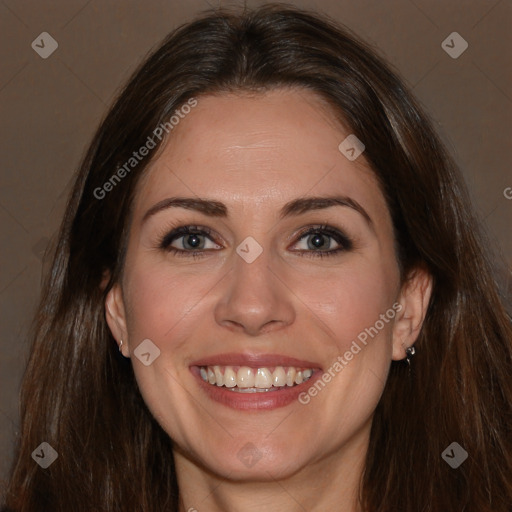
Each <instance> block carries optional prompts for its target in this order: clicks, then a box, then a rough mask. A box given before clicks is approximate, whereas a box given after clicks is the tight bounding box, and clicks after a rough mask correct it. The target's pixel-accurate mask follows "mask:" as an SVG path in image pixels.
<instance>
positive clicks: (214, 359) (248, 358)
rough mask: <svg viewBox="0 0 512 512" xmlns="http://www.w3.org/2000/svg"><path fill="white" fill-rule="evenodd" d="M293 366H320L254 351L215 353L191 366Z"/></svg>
mask: <svg viewBox="0 0 512 512" xmlns="http://www.w3.org/2000/svg"><path fill="white" fill-rule="evenodd" d="M215 365H219V366H251V367H256V368H261V367H269V366H295V367H298V368H320V365H319V364H318V363H315V362H312V361H306V360H304V359H297V358H296V357H290V356H286V355H282V354H256V353H254V352H242V353H235V352H229V353H226V354H217V355H214V356H209V357H204V358H201V359H198V360H197V361H194V362H193V363H192V365H191V366H215Z"/></svg>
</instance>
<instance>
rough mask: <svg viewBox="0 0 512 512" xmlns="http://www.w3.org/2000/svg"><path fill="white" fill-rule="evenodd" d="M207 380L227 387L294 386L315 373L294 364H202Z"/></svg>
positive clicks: (202, 375)
mask: <svg viewBox="0 0 512 512" xmlns="http://www.w3.org/2000/svg"><path fill="white" fill-rule="evenodd" d="M199 371H200V373H201V377H202V379H203V380H204V381H205V382H209V383H210V384H213V385H215V386H226V387H227V388H234V387H235V386H236V387H238V388H260V389H269V388H271V387H272V386H274V387H283V386H293V385H295V384H300V383H301V382H304V381H306V380H308V379H309V378H310V377H311V375H312V374H313V370H312V369H310V368H302V369H297V368H295V367H293V366H290V367H286V368H285V367H283V366H276V367H274V368H264V367H263V368H250V367H249V366H201V367H200V369H199Z"/></svg>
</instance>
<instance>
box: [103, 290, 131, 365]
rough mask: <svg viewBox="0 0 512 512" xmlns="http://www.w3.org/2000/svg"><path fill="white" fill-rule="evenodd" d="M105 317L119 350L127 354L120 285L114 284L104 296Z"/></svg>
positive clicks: (123, 308)
mask: <svg viewBox="0 0 512 512" xmlns="http://www.w3.org/2000/svg"><path fill="white" fill-rule="evenodd" d="M105 317H106V320H107V324H108V326H109V328H110V332H111V333H112V336H113V337H114V338H115V339H116V341H117V343H118V345H119V351H120V352H121V353H122V354H123V355H124V356H125V357H128V355H129V345H128V334H127V329H126V317H125V307H124V301H123V294H122V291H121V286H120V285H119V284H117V283H116V284H115V285H114V286H112V288H111V289H110V290H109V292H108V293H107V296H106V298H105Z"/></svg>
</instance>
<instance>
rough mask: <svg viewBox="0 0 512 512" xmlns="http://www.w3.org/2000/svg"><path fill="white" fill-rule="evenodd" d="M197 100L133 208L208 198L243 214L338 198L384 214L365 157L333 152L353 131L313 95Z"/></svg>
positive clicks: (280, 92) (297, 92) (281, 92)
mask: <svg viewBox="0 0 512 512" xmlns="http://www.w3.org/2000/svg"><path fill="white" fill-rule="evenodd" d="M197 101H198V103H197V106H196V107H194V108H193V109H192V110H191V112H190V113H189V114H187V115H186V116H184V118H183V119H182V120H181V121H180V123H179V124H178V125H177V126H176V127H175V128H174V129H173V131H172V132H171V135H172V136H171V137H170V138H169V140H168V141H167V143H166V146H165V147H164V148H163V150H162V151H161V153H160V155H159V156H158V158H156V160H155V161H154V162H153V163H152V164H151V166H150V167H149V169H148V170H147V172H146V175H145V176H144V179H143V180H142V181H141V184H140V186H139V193H138V194H137V206H136V210H141V209H144V208H148V207H149V206H151V204H153V203H155V202H158V201H159V200H162V199H164V198H166V197H169V196H176V195H180V196H183V195H187V196H191V197H193V196H200V197H210V198H212V199H216V200H219V201H222V202H224V203H226V204H229V205H231V206H232V209H233V210H236V209H237V208H238V209H244V211H246V209H247V207H249V206H258V205H261V204H263V203H264V204H265V205H267V206H269V207H270V208H272V207H273V206H272V203H275V206H276V208H278V207H279V206H280V205H282V204H284V203H285V202H286V201H289V200H291V199H295V198H297V197H298V196H305V195H321V194H324V195H326V194H335V193H341V194H344V195H349V196H354V198H355V199H356V200H358V201H359V202H366V203H369V202H373V203H374V207H375V208H376V209H380V210H382V209H383V208H384V209H385V208H386V207H385V204H384V198H383V196H382V194H381V193H380V189H379V187H378V184H377V180H376V178H375V176H374V173H373V171H372V170H371V169H370V168H369V166H368V165H367V164H366V162H365V160H364V156H363V155H362V156H360V157H359V158H357V159H356V160H354V161H350V160H348V159H347V158H346V157H345V156H344V155H343V154H342V153H341V152H340V150H339V149H338V146H339V144H340V143H341V142H342V141H343V140H344V139H345V138H346V137H347V136H348V135H350V129H348V128H346V127H344V126H343V124H342V123H341V122H340V121H339V120H338V119H337V118H336V117H335V115H334V113H333V110H332V107H330V106H329V105H328V104H327V103H326V102H325V101H323V100H322V99H321V98H320V97H319V96H317V95H316V94H315V93H313V92H311V91H307V90H302V89H276V90H273V91H268V92H265V93H257V94H246V93H244V94H238V93H237V94H233V93H229V94H227V93H226V94H219V95H208V96H203V97H199V98H198V99H197Z"/></svg>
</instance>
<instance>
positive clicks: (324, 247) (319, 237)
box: [297, 226, 353, 257]
mask: <svg viewBox="0 0 512 512" xmlns="http://www.w3.org/2000/svg"><path fill="white" fill-rule="evenodd" d="M299 243H302V248H300V249H299V250H298V251H297V252H301V253H302V252H305V253H310V254H308V256H313V257H316V256H319V257H323V256H333V255H335V254H339V253H341V252H346V251H350V250H351V249H352V247H353V243H352V241H351V240H350V239H349V238H348V237H347V236H346V235H345V234H343V233H342V232H341V231H339V230H338V229H336V228H332V227H330V226H315V227H310V228H308V229H307V230H306V231H303V232H302V233H300V235H299ZM333 246H334V247H333Z"/></svg>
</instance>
